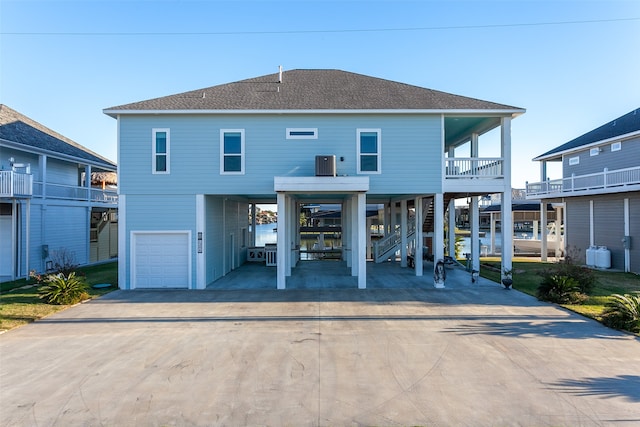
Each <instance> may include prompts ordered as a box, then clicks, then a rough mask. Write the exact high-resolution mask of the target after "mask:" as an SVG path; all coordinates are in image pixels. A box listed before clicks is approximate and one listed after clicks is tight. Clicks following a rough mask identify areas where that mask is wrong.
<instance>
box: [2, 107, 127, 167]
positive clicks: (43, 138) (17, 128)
mask: <svg viewBox="0 0 640 427" xmlns="http://www.w3.org/2000/svg"><path fill="white" fill-rule="evenodd" d="M0 139H3V140H6V141H9V142H14V143H17V144H21V145H24V146H28V147H31V148H34V149H37V150H44V151H48V152H52V153H57V154H61V155H64V156H65V157H66V156H71V157H75V158H77V159H82V160H86V161H89V162H91V163H92V164H95V165H99V166H102V167H105V168H106V169H107V170H116V165H115V163H113V162H112V161H110V160H108V159H106V158H105V157H102V156H101V155H99V154H96V153H94V152H93V151H91V150H89V149H88V148H86V147H84V146H82V145H80V144H78V143H77V142H74V141H72V140H71V139H69V138H67V137H64V136H62V135H60V134H59V133H57V132H55V131H53V130H51V129H49V128H47V127H46V126H43V125H41V124H40V123H38V122H36V121H35V120H32V119H30V118H29V117H27V116H25V115H23V114H20V113H19V112H17V111H15V110H13V109H11V108H9V107H7V106H6V105H3V104H0Z"/></svg>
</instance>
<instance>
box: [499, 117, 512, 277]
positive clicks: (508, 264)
mask: <svg viewBox="0 0 640 427" xmlns="http://www.w3.org/2000/svg"><path fill="white" fill-rule="evenodd" d="M500 139H501V144H500V146H501V149H502V162H503V165H502V173H503V175H504V192H503V193H502V201H501V203H500V205H501V206H500V209H501V212H500V220H501V231H502V270H503V273H501V275H504V270H511V269H512V266H513V259H512V258H513V212H512V211H511V117H503V118H502V120H501V126H500Z"/></svg>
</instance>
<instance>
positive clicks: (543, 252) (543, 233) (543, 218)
mask: <svg viewBox="0 0 640 427" xmlns="http://www.w3.org/2000/svg"><path fill="white" fill-rule="evenodd" d="M505 224H506V222H505V221H504V220H503V221H502V234H503V235H504V230H505V229H506V225H505ZM547 246H548V245H547V202H545V201H544V199H543V200H542V201H540V261H546V260H547V252H548V251H547Z"/></svg>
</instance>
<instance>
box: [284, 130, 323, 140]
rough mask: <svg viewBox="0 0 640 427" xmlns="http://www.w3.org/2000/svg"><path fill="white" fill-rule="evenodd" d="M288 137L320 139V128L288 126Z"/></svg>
mask: <svg viewBox="0 0 640 427" xmlns="http://www.w3.org/2000/svg"><path fill="white" fill-rule="evenodd" d="M287 139H318V128H287Z"/></svg>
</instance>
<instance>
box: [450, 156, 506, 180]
mask: <svg viewBox="0 0 640 427" xmlns="http://www.w3.org/2000/svg"><path fill="white" fill-rule="evenodd" d="M444 162H445V167H444V170H445V178H447V179H460V178H466V179H468V178H492V179H493V178H502V177H503V176H504V171H503V168H502V165H503V159H502V158H499V157H491V158H488V157H455V158H445V159H444Z"/></svg>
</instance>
